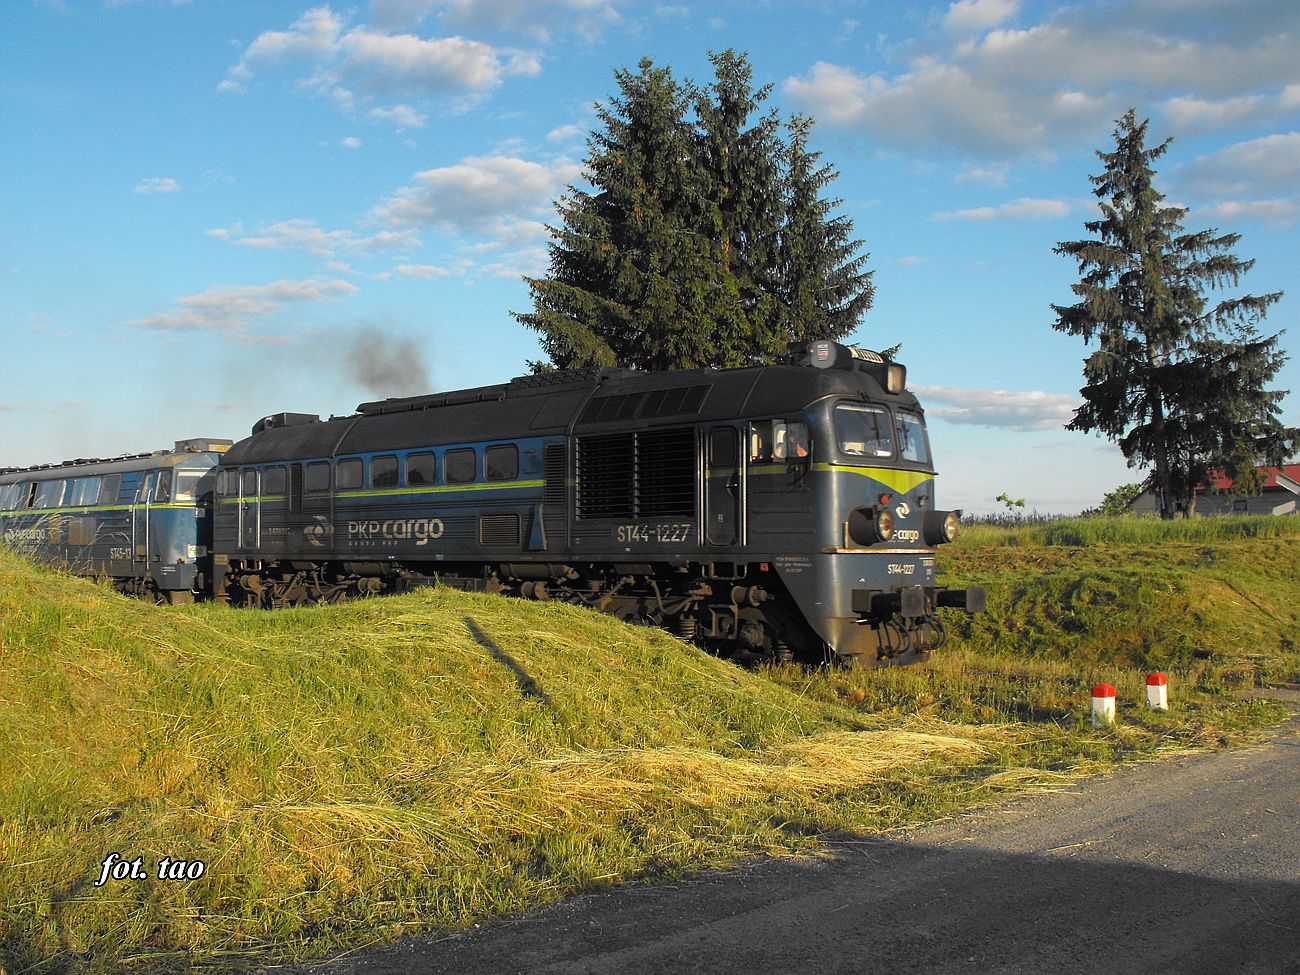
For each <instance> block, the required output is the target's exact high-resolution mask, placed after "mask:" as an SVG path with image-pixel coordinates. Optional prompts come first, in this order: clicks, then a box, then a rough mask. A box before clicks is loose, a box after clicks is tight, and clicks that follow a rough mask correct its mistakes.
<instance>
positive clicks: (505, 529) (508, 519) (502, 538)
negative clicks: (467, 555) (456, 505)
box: [478, 514, 519, 545]
mask: <svg viewBox="0 0 1300 975" xmlns="http://www.w3.org/2000/svg"><path fill="white" fill-rule="evenodd" d="M478 540H479V544H480V545H518V544H519V516H518V515H517V514H513V515H483V516H481V517H480V518H479V520H478Z"/></svg>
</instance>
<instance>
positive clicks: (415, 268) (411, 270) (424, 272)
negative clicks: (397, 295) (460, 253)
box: [395, 264, 452, 281]
mask: <svg viewBox="0 0 1300 975" xmlns="http://www.w3.org/2000/svg"><path fill="white" fill-rule="evenodd" d="M395 270H396V271H397V273H398V274H400V275H402V276H403V277H406V278H416V279H418V280H421V281H427V280H428V279H429V278H445V277H448V276H449V275H450V274H451V273H452V272H451V271H448V270H447V269H446V268H445V267H435V266H434V265H432V264H399V265H397V267H396V269H395Z"/></svg>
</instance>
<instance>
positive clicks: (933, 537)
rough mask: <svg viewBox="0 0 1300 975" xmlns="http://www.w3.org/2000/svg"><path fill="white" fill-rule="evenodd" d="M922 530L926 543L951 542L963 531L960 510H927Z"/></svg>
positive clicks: (939, 543) (940, 543)
mask: <svg viewBox="0 0 1300 975" xmlns="http://www.w3.org/2000/svg"><path fill="white" fill-rule="evenodd" d="M921 530H922V532H923V533H924V535H925V544H927V545H942V544H943V543H944V542H951V541H952V540H953V539H955V538H956V537H957V534H958V532H960V531H961V512H960V511H927V512H926V513H925V518H924V519H923V521H922V525H921Z"/></svg>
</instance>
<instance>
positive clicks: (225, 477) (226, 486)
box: [217, 470, 230, 498]
mask: <svg viewBox="0 0 1300 975" xmlns="http://www.w3.org/2000/svg"><path fill="white" fill-rule="evenodd" d="M229 496H230V471H227V470H221V471H218V472H217V497H219V498H225V497H229Z"/></svg>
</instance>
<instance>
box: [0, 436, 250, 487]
mask: <svg viewBox="0 0 1300 975" xmlns="http://www.w3.org/2000/svg"><path fill="white" fill-rule="evenodd" d="M229 444H230V441H229V440H218V439H215V438H203V439H201V440H195V441H185V440H182V441H178V442H177V444H176V448H175V449H174V450H155V451H153V452H152V453H147V454H124V455H122V456H121V457H78V458H77V459H76V460H65V461H62V462H61V463H58V464H40V465H37V466H35V467H12V468H10V467H6V468H0V484H12V483H15V482H19V481H48V480H57V479H58V478H61V477H94V476H96V475H99V474H119V473H126V472H128V471H151V470H153V469H155V468H158V467H176V466H178V465H180V464H183V463H185V462H186V461H191V460H195V459H197V458H202V457H208V456H211V455H214V454H216V453H219V452H220V451H221V450H222V449H224V448H225V447H226V446H227V445H229ZM203 448H209V449H203Z"/></svg>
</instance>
